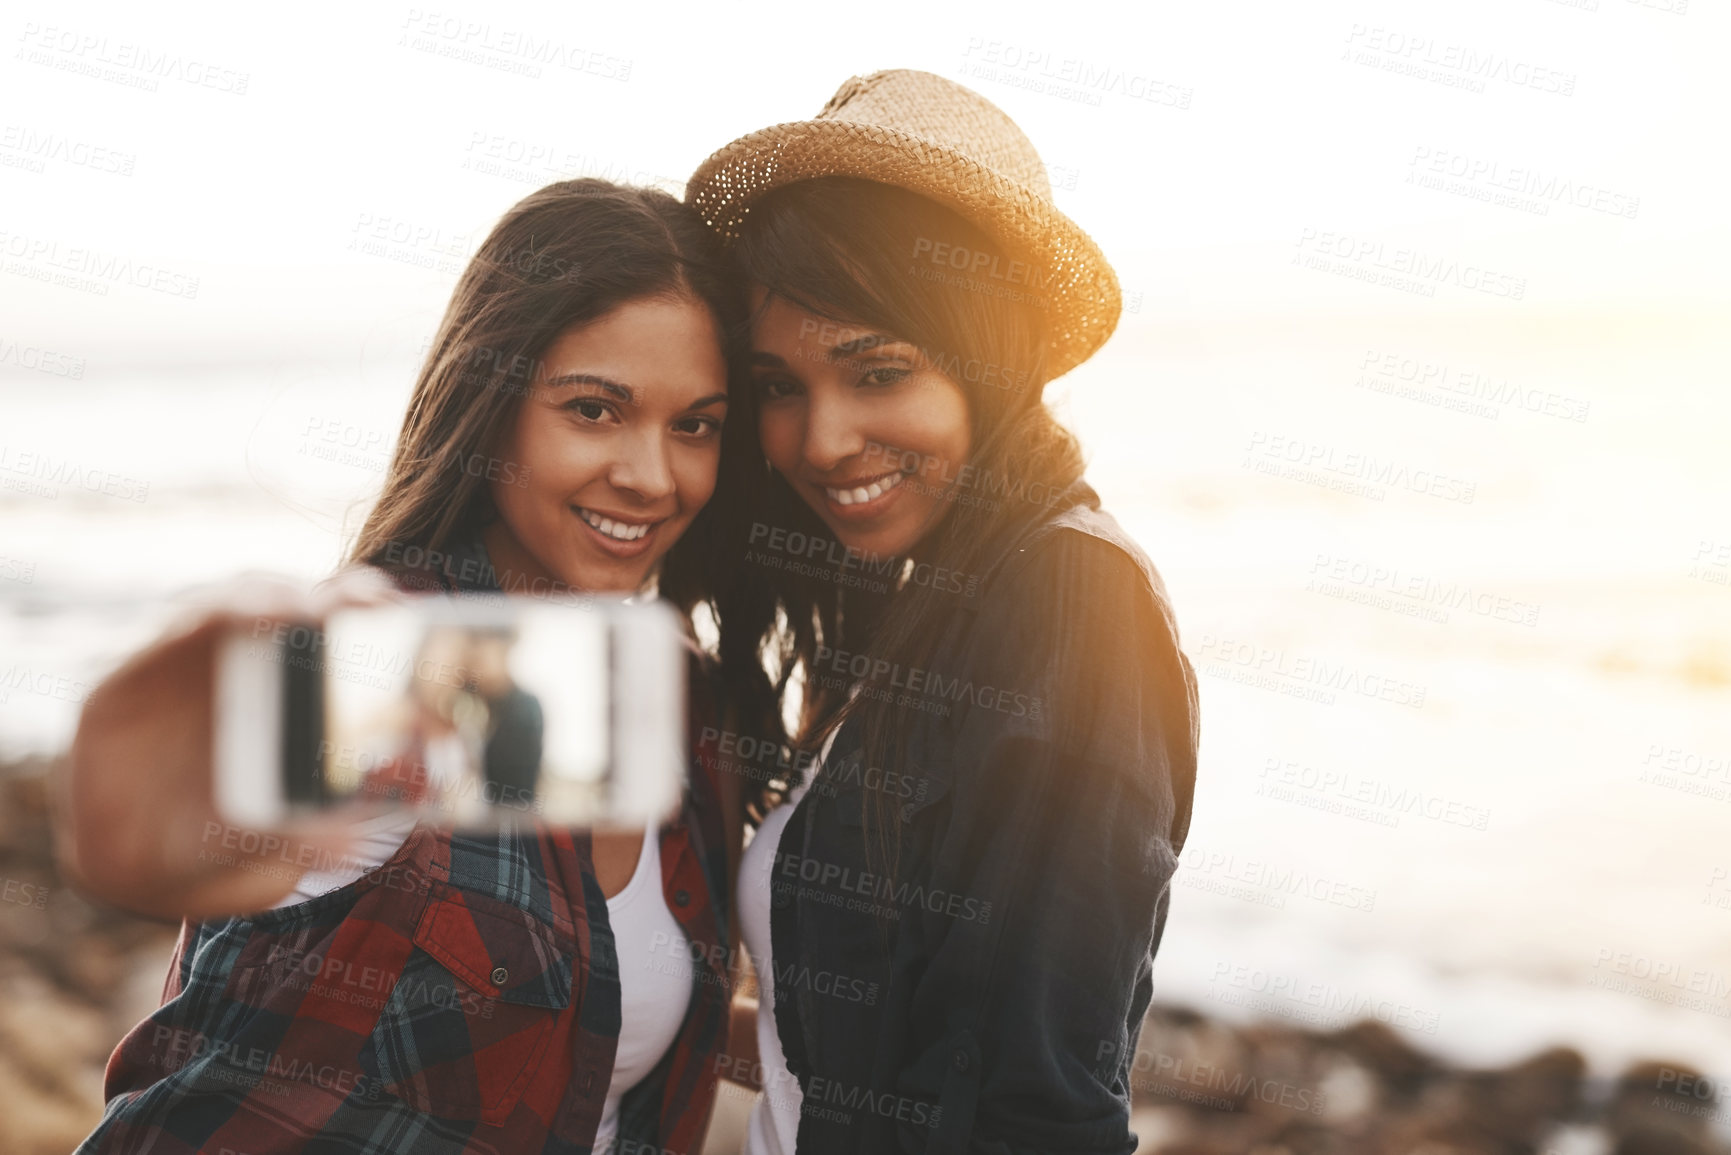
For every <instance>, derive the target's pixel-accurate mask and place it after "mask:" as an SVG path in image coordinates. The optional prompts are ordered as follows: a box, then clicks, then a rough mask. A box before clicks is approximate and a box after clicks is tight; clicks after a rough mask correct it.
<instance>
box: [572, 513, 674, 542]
mask: <svg viewBox="0 0 1731 1155" xmlns="http://www.w3.org/2000/svg"><path fill="white" fill-rule="evenodd" d="M571 508H572V509H574V510H576V511H577V516H578V517H580V518H582V519H583V522H584V524H586V525H587V526H589V528H590V529H593V530H594V531H595V532H597V533H599V534H602V535H603V536H605V537H610V538H612V539H613V540H614V541H620V542H629V541H637V540H638V539H639V538H641V537H643V536H644V535H645V534H647V533H648V532H649V531H650V530H652V529H654V528H655V527H656V526H658V525H660V524H661V523H660V522H659V521H640V522H628V521H615V520H614V519H613V518H610V517H604V516H603V515H601V514H599V513H596V512H595V511H594V510H592V509H584V508H583V507H582V506H580V505H574V506H572V507H571Z"/></svg>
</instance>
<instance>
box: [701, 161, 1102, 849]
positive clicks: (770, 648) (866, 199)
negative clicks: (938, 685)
mask: <svg viewBox="0 0 1731 1155" xmlns="http://www.w3.org/2000/svg"><path fill="white" fill-rule="evenodd" d="M940 245H942V246H947V248H943V249H940V248H939V247H938V246H940ZM957 252H965V253H966V254H968V256H967V257H966V258H965V259H964V262H963V264H962V265H960V266H958V265H955V264H952V263H949V262H940V261H935V260H932V259H931V257H932V255H933V254H938V253H948V254H953V253H957ZM980 254H985V256H984V257H983V258H982V257H981V256H980ZM734 258H735V267H736V268H737V269H738V270H739V273H740V275H741V277H742V278H743V279H744V280H746V281H747V282H751V283H755V284H758V285H761V286H763V287H764V288H766V289H767V290H768V291H769V292H770V293H771V294H773V295H775V296H778V297H781V298H783V299H785V300H787V301H789V302H790V303H792V304H794V305H797V306H799V307H800V308H803V309H806V310H808V311H809V312H812V313H815V314H817V315H819V316H822V317H826V318H829V319H831V320H834V321H837V322H839V323H845V324H851V325H858V326H864V327H869V328H871V329H874V330H881V331H884V332H888V333H891V334H894V335H895V336H897V337H899V338H901V339H903V340H907V341H911V342H913V343H914V344H915V345H917V346H919V347H920V348H921V349H922V350H923V351H924V352H925V353H926V355H927V357H928V359H929V360H932V361H933V362H934V363H935V364H937V365H938V366H939V367H940V368H946V367H947V369H946V371H947V372H948V375H949V376H950V377H951V378H952V379H954V380H955V381H956V382H957V384H958V385H960V386H961V388H962V390H963V392H964V395H965V396H966V397H967V401H968V413H969V423H970V426H971V430H970V431H971V433H972V449H971V452H970V455H969V461H968V463H967V464H968V465H969V466H970V467H971V470H970V471H967V476H968V477H969V478H970V479H971V480H970V482H969V483H968V485H967V487H966V490H967V491H964V485H963V482H962V481H961V480H960V474H958V476H957V479H955V480H952V481H951V482H950V483H949V489H948V490H947V491H946V496H947V497H949V498H950V500H947V501H944V502H942V503H940V505H939V513H938V514H937V516H936V520H935V521H934V523H933V524H932V525H931V526H930V527H929V528H928V529H927V531H926V533H925V535H924V536H923V538H922V539H921V543H920V551H921V555H922V558H924V559H929V560H930V562H931V563H932V564H933V565H934V566H936V567H942V568H944V569H946V570H948V571H950V572H954V573H958V574H962V575H978V574H980V573H981V572H982V570H983V569H984V568H985V566H986V565H987V563H988V562H989V561H990V560H991V558H992V557H993V556H994V543H995V542H999V541H1002V540H1004V539H1006V537H1007V536H1009V535H1013V534H1015V533H1016V532H1017V531H1018V530H1019V529H1020V528H1022V527H1025V526H1027V525H1028V524H1030V523H1031V522H1033V521H1036V520H1038V519H1039V518H1041V517H1043V516H1049V515H1050V512H1051V507H1052V506H1053V505H1054V504H1055V502H1054V501H1053V500H1051V499H1044V498H1043V499H1040V500H1032V499H1030V498H1029V497H1028V495H1029V494H1040V495H1066V499H1067V500H1068V499H1071V498H1069V497H1068V496H1067V495H1073V494H1077V493H1080V494H1082V495H1083V499H1084V500H1091V491H1088V490H1087V489H1086V487H1085V486H1079V485H1078V482H1080V479H1081V476H1082V468H1083V462H1082V454H1081V448H1080V446H1079V445H1078V444H1077V442H1076V439H1075V437H1074V436H1073V435H1072V434H1071V433H1070V432H1069V431H1068V430H1066V429H1065V428H1064V427H1063V426H1062V425H1060V424H1059V423H1058V421H1057V420H1056V418H1055V417H1053V415H1052V414H1051V412H1050V411H1049V410H1048V409H1047V408H1046V407H1045V405H1044V404H1042V403H1041V399H1040V392H1041V388H1042V387H1043V385H1044V384H1045V381H1046V375H1045V359H1044V355H1043V349H1044V346H1045V338H1046V331H1047V330H1046V323H1045V312H1044V309H1043V308H1042V304H1041V300H1040V298H1039V295H1038V292H1039V290H1038V286H1039V283H1040V279H1041V278H1040V276H1039V270H1038V268H1037V265H1035V263H1034V262H1032V261H1031V260H1029V259H1028V258H1027V257H1026V256H1024V255H1023V254H1019V253H1015V252H1008V251H1005V250H1004V249H1003V247H1002V246H1001V245H999V244H997V243H996V242H995V241H994V240H992V239H991V238H990V237H989V236H988V235H987V234H986V233H985V232H984V231H983V230H981V229H980V228H978V227H977V226H975V225H974V224H972V223H971V222H970V221H968V220H967V219H966V218H964V217H962V216H961V215H959V214H958V213H956V212H954V211H952V210H951V209H949V208H947V207H945V206H943V205H940V204H938V203H936V202H934V201H932V200H929V199H927V198H925V197H922V196H919V195H917V194H915V193H911V192H908V191H906V190H903V189H899V188H895V187H892V186H889V185H882V184H876V183H873V182H870V181H864V180H857V179H853V178H844V177H825V178H821V179H814V180H810V181H804V182H800V183H796V184H791V185H787V186H785V187H783V188H781V189H777V190H776V191H774V192H772V193H770V194H768V195H766V196H765V197H764V198H763V199H762V200H761V201H759V202H758V203H757V204H756V205H754V206H753V208H752V211H751V215H750V217H748V218H747V220H746V221H745V224H744V226H743V227H742V232H741V235H740V238H739V240H738V241H737V243H736V245H735V247H734ZM1017 268H1020V269H1022V270H1024V271H1029V272H1028V274H1027V275H1025V276H1023V277H1021V278H1020V279H1019V280H1016V279H1015V278H1009V277H1003V278H996V279H995V278H993V277H991V276H990V275H989V274H986V273H984V272H982V270H993V271H997V272H1000V273H1001V272H1002V271H1003V270H1013V269H1017ZM958 269H959V270H961V271H960V272H959V273H958V272H957V270H958ZM1030 270H1031V271H1030ZM976 274H978V275H976ZM994 280H999V281H1007V282H1011V283H994ZM1023 289H1026V290H1028V291H1023ZM975 366H984V367H985V368H986V371H984V372H976V371H973V369H972V368H970V367H975ZM753 408H754V409H755V403H754V406H753ZM752 416H753V421H754V423H755V416H756V415H755V412H753V414H752ZM982 481H983V482H984V484H981V482H982ZM762 486H763V489H762V493H761V495H760V496H759V498H758V503H759V508H760V509H761V510H762V511H763V512H762V514H761V515H760V516H761V517H762V518H763V520H765V521H767V522H769V523H770V524H772V525H779V526H782V527H785V528H787V529H788V530H790V531H798V532H801V533H804V534H806V535H808V536H809V535H820V536H821V535H824V534H826V533H827V531H826V529H825V527H824V525H823V523H822V522H821V520H820V519H819V518H818V516H817V514H816V513H815V512H813V511H812V510H811V509H810V507H808V506H807V505H806V504H805V502H804V501H803V500H801V499H800V498H799V497H798V496H797V495H796V494H795V493H794V492H793V490H792V489H791V488H790V487H789V486H788V484H787V483H786V481H785V480H783V479H782V478H781V477H780V476H779V475H777V474H774V473H773V472H770V473H769V474H768V475H767V476H766V477H764V478H763V479H762ZM994 494H995V495H996V496H997V498H998V499H997V500H992V499H991V498H992V495H994ZM982 495H984V496H983V499H982ZM898 586H899V588H896V589H893V590H892V591H891V592H889V593H888V594H887V595H878V594H874V593H872V592H868V591H862V590H861V589H859V588H857V587H855V588H847V587H846V586H844V584H842V583H838V582H835V581H833V580H825V578H824V577H823V576H818V577H807V576H801V575H800V574H797V573H791V572H786V571H783V570H778V569H770V570H768V571H767V572H766V573H764V574H763V575H762V577H761V579H760V581H759V582H757V583H755V588H754V590H753V591H751V592H750V593H749V594H748V595H746V597H745V598H744V599H743V600H744V602H745V604H736V605H733V606H731V607H730V608H731V609H732V610H733V611H734V612H733V613H731V614H730V616H729V617H728V619H727V620H726V622H724V628H723V632H724V636H725V634H726V632H727V630H728V629H729V628H732V629H735V630H742V631H746V632H748V633H751V634H752V635H753V640H754V641H755V642H757V643H758V644H759V645H760V647H761V651H762V653H763V655H764V656H765V657H766V658H768V659H769V665H770V667H771V669H772V670H773V672H774V675H775V681H774V688H775V691H776V693H777V694H778V696H780V697H782V698H785V697H786V696H787V694H788V692H789V688H790V684H791V681H792V679H793V678H794V676H795V671H796V670H797V671H802V672H803V682H804V699H803V700H804V705H803V708H802V710H801V717H800V720H799V724H798V725H797V727H796V732H795V734H794V735H793V739H792V740H793V742H794V744H795V745H796V746H797V747H799V748H800V749H802V750H805V751H807V752H808V753H809V751H810V750H812V749H814V748H815V747H816V745H817V744H818V743H819V742H820V741H821V739H822V738H823V736H824V735H826V734H827V733H828V732H829V731H830V730H832V729H834V728H835V727H837V726H839V725H841V723H842V722H843V721H845V720H846V719H847V718H849V717H853V716H857V717H858V719H859V722H860V726H861V731H862V738H863V741H864V757H865V759H866V765H867V766H869V767H881V768H884V769H886V770H887V769H890V768H892V767H893V766H895V762H894V761H893V760H895V759H898V758H902V757H905V752H906V751H907V750H908V749H909V737H910V733H911V730H912V723H911V722H910V720H909V718H908V716H907V714H908V711H907V710H906V709H905V708H901V707H898V706H896V705H894V704H892V703H891V702H888V701H883V700H878V699H875V698H873V697H872V696H870V695H864V694H862V695H859V696H858V697H854V698H851V699H850V698H849V697H848V695H847V693H846V691H845V689H838V688H836V687H835V686H834V685H833V684H831V685H823V684H820V683H819V681H818V680H817V679H815V678H814V677H813V674H814V672H815V670H816V666H817V659H818V654H819V650H820V647H828V648H830V649H833V650H836V651H844V650H845V651H847V652H849V653H852V654H859V653H864V654H866V655H869V657H870V658H871V659H872V660H873V661H874V663H875V662H878V661H880V660H881V661H882V662H886V663H889V665H887V666H881V665H880V666H877V667H876V668H880V669H881V668H888V669H902V670H908V669H914V668H920V667H928V666H929V664H930V658H931V656H932V653H933V651H934V650H935V649H936V647H937V645H938V644H939V640H940V637H941V635H942V633H943V628H942V627H943V625H944V623H945V619H946V617H947V616H948V615H949V614H951V613H953V612H954V610H955V608H956V601H957V595H956V593H954V592H953V591H952V590H950V589H945V588H940V586H939V585H938V584H937V583H932V584H926V585H921V584H914V583H910V582H907V581H906V580H905V577H904V578H903V580H902V581H900V582H899V583H898ZM736 644H743V642H740V643H736ZM908 769H910V770H911V772H912V773H915V774H918V773H919V769H918V768H917V767H912V768H908ZM794 777H796V775H790V776H789V778H788V779H787V780H784V781H783V782H782V783H780V784H779V785H781V786H783V787H784V788H791V786H792V784H793V779H794ZM862 780H863V781H865V782H867V783H868V784H872V785H868V799H867V805H866V806H865V807H864V808H863V810H864V821H865V826H866V836H867V837H866V849H867V855H868V858H869V859H870V860H872V861H873V865H874V867H875V868H877V869H881V870H883V871H884V872H885V873H886V874H888V875H889V876H891V877H894V874H895V869H896V865H897V860H898V857H899V847H900V823H899V821H898V819H897V815H898V814H899V812H900V803H901V798H900V796H899V795H896V794H894V793H892V790H891V788H890V786H889V783H890V782H891V781H893V780H894V779H892V777H891V776H890V775H888V774H878V775H865V776H863V778H862Z"/></svg>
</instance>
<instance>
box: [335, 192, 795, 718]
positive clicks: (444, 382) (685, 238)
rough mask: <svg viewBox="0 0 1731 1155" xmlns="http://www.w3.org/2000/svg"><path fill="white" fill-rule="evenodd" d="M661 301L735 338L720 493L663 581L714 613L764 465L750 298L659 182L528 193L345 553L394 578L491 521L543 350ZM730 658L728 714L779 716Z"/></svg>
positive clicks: (485, 253) (428, 371)
mask: <svg viewBox="0 0 1731 1155" xmlns="http://www.w3.org/2000/svg"><path fill="white" fill-rule="evenodd" d="M657 297H688V298H691V299H694V300H696V301H699V302H701V303H702V304H703V305H705V306H706V307H707V308H708V309H709V310H710V312H711V313H712V314H713V315H714V317H715V319H716V322H717V327H718V328H719V329H720V331H721V333H722V335H723V339H724V341H725V342H726V345H727V348H726V354H727V363H728V367H729V373H728V378H729V393H730V395H731V396H730V399H729V411H730V415H731V416H730V419H729V420H728V421H727V422H725V424H724V426H723V430H722V447H721V466H720V475H719V477H718V478H717V481H716V488H715V493H714V495H713V496H712V497H711V499H710V501H709V504H708V505H706V506H705V507H704V508H703V510H702V511H700V512H699V513H698V515H697V517H696V518H695V519H693V521H692V524H691V526H690V527H689V528H688V529H687V530H686V532H685V533H684V534H683V535H682V536H681V537H680V539H679V541H678V542H676V543H675V544H674V546H673V548H672V549H670V550H669V551H668V554H667V556H666V558H664V559H663V562H662V567H661V572H660V575H659V577H658V589H659V592H660V594H661V596H662V597H663V598H665V599H666V600H668V601H669V602H671V603H673V604H674V605H676V606H677V607H679V608H680V609H681V610H683V611H685V612H686V613H687V614H688V615H689V614H690V613H691V611H692V610H693V609H694V608H695V607H696V606H697V605H698V604H699V603H705V602H706V603H709V605H710V607H711V610H712V612H713V613H714V615H715V617H716V618H718V619H719V617H720V615H721V612H722V611H721V610H720V609H719V608H717V607H716V606H715V604H714V603H715V596H714V594H715V589H716V588H717V587H718V586H719V585H721V584H723V583H725V582H727V581H728V580H729V576H728V575H729V574H731V573H732V572H733V570H734V569H735V568H736V565H737V563H736V562H733V561H730V560H729V555H728V552H727V549H726V544H727V543H729V542H731V541H732V540H733V538H734V536H735V531H734V528H733V526H734V521H735V518H736V516H737V514H736V513H735V512H734V511H737V510H738V509H740V508H742V507H743V506H744V504H745V496H744V492H743V491H744V490H745V489H747V488H753V487H755V484H756V483H755V480H754V475H755V473H759V472H761V470H762V454H761V452H760V451H759V450H758V448H757V430H756V428H755V426H754V424H753V422H752V421H751V419H750V414H749V412H748V398H746V397H745V396H742V395H741V393H740V382H741V381H742V380H743V378H742V375H741V374H740V373H739V371H738V369H739V352H740V347H741V344H742V336H743V328H744V312H745V307H744V303H743V298H742V296H741V294H740V293H739V291H738V289H737V282H736V280H735V279H734V278H733V277H732V276H730V275H729V272H728V270H727V268H726V258H725V256H724V254H723V253H722V252H721V250H720V248H719V245H718V243H717V242H716V240H715V238H714V235H713V234H712V233H711V232H710V231H709V230H708V229H707V228H706V227H704V225H703V222H702V221H701V219H700V218H699V217H698V216H697V214H696V213H695V212H694V211H693V210H692V209H690V208H689V207H687V206H686V205H683V204H681V203H680V202H679V201H678V200H676V199H674V198H673V197H671V196H669V195H668V194H666V193H664V192H661V191H659V190H657V189H651V188H633V187H627V186H623V185H616V184H613V183H612V182H610V181H605V180H594V179H588V180H568V181H560V182H558V183H556V184H551V185H548V186H547V187H545V188H543V189H540V190H539V191H537V192H534V193H531V194H530V195H529V196H527V197H525V198H523V200H521V201H519V202H518V203H517V204H516V205H514V206H513V207H512V208H511V209H510V210H509V211H508V212H506V213H505V215H504V217H502V218H501V219H500V221H499V223H498V224H497V225H495V226H494V227H493V230H492V232H491V233H489V234H488V236H487V239H486V240H485V241H483V242H482V243H481V246H480V248H479V250H478V251H477V252H476V253H475V256H474V257H473V258H472V259H471V260H470V262H469V265H468V268H467V269H465V270H464V272H463V275H462V277H461V278H460V279H459V281H458V282H457V287H456V289H455V291H454V292H453V293H452V294H451V303H450V305H449V306H448V307H447V308H446V310H445V316H444V319H443V321H441V322H440V324H439V329H438V332H437V334H436V335H435V337H434V338H433V342H432V346H431V348H430V349H429V351H428V353H427V358H426V361H425V363H424V364H423V365H422V366H421V371H420V375H419V377H418V378H417V379H416V381H415V389H414V393H413V395H412V397H411V398H410V401H409V408H408V413H407V414H406V415H405V416H404V418H403V428H402V432H401V434H400V436H399V437H398V439H397V446H396V451H395V453H394V454H393V456H392V458H391V465H390V470H389V472H388V473H387V475H386V479H385V486H384V491H383V493H382V494H381V496H380V497H379V499H378V502H377V503H376V504H375V505H374V506H373V508H372V511H371V512H370V514H369V515H368V517H367V519H366V522H365V524H364V525H363V526H362V528H361V532H360V535H359V537H358V538H357V540H356V541H355V543H354V546H353V548H352V550H351V551H350V558H349V560H350V561H354V562H366V563H369V564H372V565H378V566H381V567H384V568H387V569H396V568H401V567H400V566H398V565H395V564H393V562H394V559H399V558H405V557H417V558H421V557H432V556H436V555H438V554H441V553H446V554H447V556H448V552H447V551H448V550H449V548H450V547H451V546H452V545H453V544H455V543H457V542H460V541H462V540H464V539H465V538H467V537H469V536H470V535H472V534H473V533H475V532H476V531H478V530H479V529H481V528H482V527H484V526H485V525H487V524H488V523H489V522H490V521H492V520H493V519H494V518H495V517H496V516H497V510H496V509H495V508H494V505H493V501H492V497H491V494H490V493H489V490H488V487H487V473H488V468H487V464H488V463H489V461H490V459H491V458H492V457H493V455H494V453H495V452H496V447H497V446H499V445H500V444H502V442H503V439H504V436H505V434H506V433H507V432H508V431H509V430H510V429H511V426H512V423H513V421H514V420H515V419H516V414H517V411H518V407H519V406H520V405H521V404H522V403H523V400H524V398H525V397H526V396H527V394H528V393H529V391H530V390H531V389H532V388H534V387H535V382H536V379H537V369H538V368H539V366H540V363H541V358H542V356H543V355H544V354H545V352H546V350H547V348H548V346H550V345H551V344H552V342H553V341H554V340H555V339H556V338H557V337H558V335H559V334H560V333H561V332H563V331H564V330H565V329H566V328H568V327H569V326H571V325H575V324H582V323H584V322H588V321H593V320H596V319H598V318H599V317H601V316H603V315H604V314H606V313H607V312H609V311H610V310H612V309H614V308H617V307H618V306H620V305H623V304H625V303H626V302H628V301H633V300H641V299H645V298H657ZM477 462H480V463H481V467H480V468H476V463H477ZM409 547H416V549H415V550H414V551H410V550H409ZM501 576H504V575H501ZM507 588H509V583H508V582H507ZM724 665H726V666H730V668H729V669H728V675H729V676H728V679H727V680H728V684H729V695H728V697H729V700H730V702H731V703H732V704H733V705H735V706H740V705H741V704H742V703H744V704H746V705H747V706H749V711H750V712H751V713H753V714H755V713H757V712H760V711H762V710H764V709H768V708H769V706H768V700H769V695H770V690H769V686H768V682H767V680H766V678H765V677H764V674H763V672H762V669H761V666H759V665H757V664H756V663H755V662H752V663H749V664H745V663H742V662H741V661H740V660H739V658H738V657H737V656H735V657H733V659H732V660H731V663H727V662H724ZM753 671H755V674H754V672H753ZM742 708H744V707H742Z"/></svg>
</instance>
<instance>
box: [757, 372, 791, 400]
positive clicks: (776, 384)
mask: <svg viewBox="0 0 1731 1155" xmlns="http://www.w3.org/2000/svg"><path fill="white" fill-rule="evenodd" d="M754 384H755V387H756V389H757V396H758V398H759V399H760V400H763V401H780V400H781V399H782V398H783V397H790V396H792V395H793V394H794V393H796V392H798V391H799V385H798V384H796V383H795V382H792V381H789V380H786V379H785V378H781V377H759V378H758V379H757V381H756V382H755V383H754Z"/></svg>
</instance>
